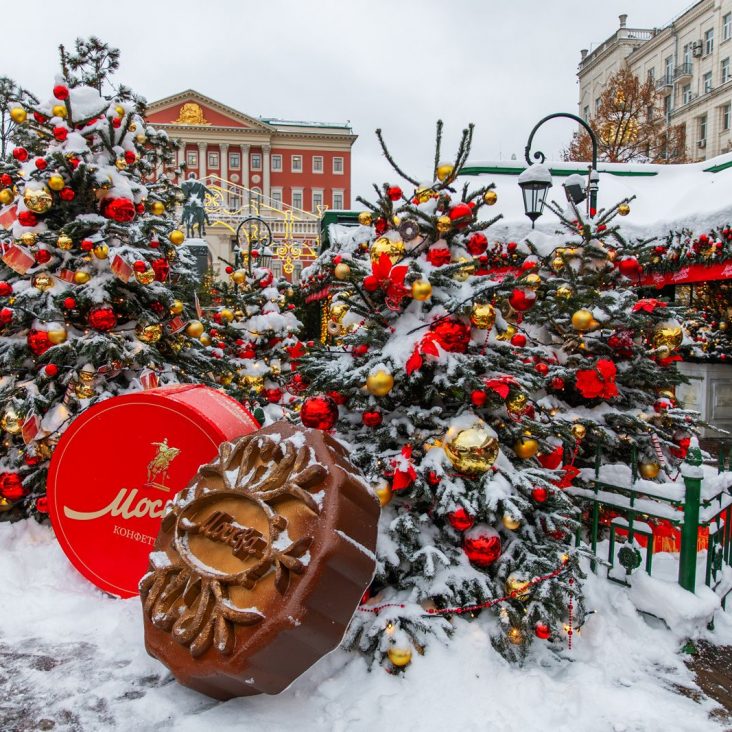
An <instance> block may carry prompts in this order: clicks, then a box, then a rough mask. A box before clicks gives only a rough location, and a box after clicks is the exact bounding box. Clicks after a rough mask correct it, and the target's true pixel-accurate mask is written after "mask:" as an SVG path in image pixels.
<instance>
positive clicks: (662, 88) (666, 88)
mask: <svg viewBox="0 0 732 732" xmlns="http://www.w3.org/2000/svg"><path fill="white" fill-rule="evenodd" d="M673 87H674V80H673V77H672V76H671V74H664V75H663V76H662V77H661V78H660V79H658V81H656V89H657V90H658V91H659V92H661V93H662V94H663V95H664V96H668V95H669V94H670V93H671V92H672V91H673Z"/></svg>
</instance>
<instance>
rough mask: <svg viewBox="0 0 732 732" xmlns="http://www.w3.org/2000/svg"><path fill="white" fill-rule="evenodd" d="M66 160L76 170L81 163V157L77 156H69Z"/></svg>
mask: <svg viewBox="0 0 732 732" xmlns="http://www.w3.org/2000/svg"><path fill="white" fill-rule="evenodd" d="M66 162H67V163H68V164H69V165H70V166H71V167H72V168H73V169H74V170H76V169H77V168H78V167H79V163H80V162H81V159H80V158H77V157H76V156H74V157H71V158H67V159H66Z"/></svg>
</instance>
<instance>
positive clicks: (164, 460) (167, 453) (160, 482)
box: [146, 437, 180, 491]
mask: <svg viewBox="0 0 732 732" xmlns="http://www.w3.org/2000/svg"><path fill="white" fill-rule="evenodd" d="M152 444H153V445H154V446H156V447H157V448H158V451H157V454H156V455H155V457H154V458H153V459H152V460H151V461H150V462H149V463H148V466H147V483H146V485H148V486H150V487H152V488H158V489H159V490H161V491H170V488H168V486H167V485H165V481H166V479H167V477H168V468H169V467H170V464H171V463H172V462H173V460H175V458H176V457H178V455H179V454H180V450H179V449H178V448H177V447H168V438H167V437H166V438H165V439H164V440H163V441H162V442H153V443H152Z"/></svg>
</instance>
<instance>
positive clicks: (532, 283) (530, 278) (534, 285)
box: [522, 272, 541, 290]
mask: <svg viewBox="0 0 732 732" xmlns="http://www.w3.org/2000/svg"><path fill="white" fill-rule="evenodd" d="M522 284H523V285H524V287H528V288H529V289H530V290H538V289H539V285H541V277H540V276H539V275H538V274H535V273H534V272H532V273H531V274H527V275H526V277H524V278H523V280H522Z"/></svg>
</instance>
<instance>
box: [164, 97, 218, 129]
mask: <svg viewBox="0 0 732 732" xmlns="http://www.w3.org/2000/svg"><path fill="white" fill-rule="evenodd" d="M173 124H176V125H210V124H211V123H210V122H206V118H205V117H204V116H203V110H202V109H201V107H200V106H199V105H198V104H196V103H195V102H186V103H185V104H184V105H183V106H182V107H181V108H180V112H178V119H177V120H175V122H174V123H173Z"/></svg>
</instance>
